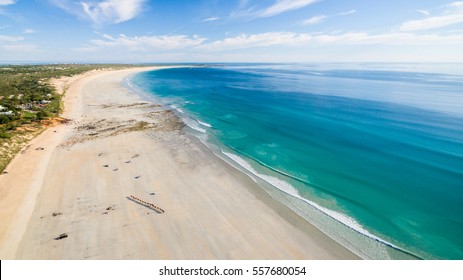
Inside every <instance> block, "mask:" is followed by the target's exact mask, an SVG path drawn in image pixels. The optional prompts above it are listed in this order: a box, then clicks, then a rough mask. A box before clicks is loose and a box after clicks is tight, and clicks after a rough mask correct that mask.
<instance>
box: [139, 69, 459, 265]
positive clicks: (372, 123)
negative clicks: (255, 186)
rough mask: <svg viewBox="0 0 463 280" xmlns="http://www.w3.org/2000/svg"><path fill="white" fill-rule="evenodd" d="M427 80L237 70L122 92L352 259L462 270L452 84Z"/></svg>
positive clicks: (378, 72)
mask: <svg viewBox="0 0 463 280" xmlns="http://www.w3.org/2000/svg"><path fill="white" fill-rule="evenodd" d="M453 68H455V65H453ZM457 68H458V67H457ZM433 69H434V68H433V66H432V65H423V66H420V65H411V66H404V67H400V68H399V67H397V65H394V66H390V65H389V66H388V65H360V66H359V65H328V66H327V65H315V64H314V65H267V64H263V65H262V64H257V65H238V64H237V65H223V66H216V67H203V68H195V67H193V68H173V69H165V70H158V71H152V72H146V73H141V74H138V75H137V76H135V77H133V78H131V83H133V84H134V85H135V86H136V87H137V88H139V89H142V90H143V91H144V92H146V93H149V94H152V95H153V97H154V98H155V99H156V101H157V102H160V103H162V104H164V105H165V106H166V107H172V108H174V109H176V110H177V113H178V114H179V116H181V117H182V118H183V119H184V121H185V122H186V123H187V125H188V126H189V127H191V128H192V129H191V131H192V133H194V134H195V135H196V136H198V137H200V138H201V139H203V140H204V141H205V142H206V143H207V144H208V145H209V146H210V147H213V148H215V149H216V150H217V151H219V153H220V154H221V155H222V156H223V157H224V158H227V159H228V160H229V161H230V162H231V163H233V164H235V165H237V166H240V167H241V168H242V169H243V171H246V172H247V173H248V174H250V175H251V176H254V177H255V178H257V179H259V180H260V181H261V182H262V183H264V184H268V185H272V186H273V188H275V189H279V190H282V191H283V192H282V193H283V195H285V193H286V194H289V196H290V197H293V198H294V197H296V198H297V199H293V200H291V199H289V200H288V199H286V200H285V203H290V204H291V203H294V205H296V204H297V206H294V208H297V209H299V210H300V211H302V212H304V211H305V210H304V209H303V208H304V207H307V208H313V209H315V210H316V212H318V213H319V214H317V215H320V218H316V217H314V216H313V215H312V216H311V217H309V220H311V222H314V220H315V225H316V226H318V227H319V228H321V229H322V230H323V231H325V232H327V234H329V235H330V232H338V233H337V234H338V235H339V231H342V230H344V231H345V233H341V237H340V238H337V239H336V238H335V239H336V240H338V241H339V242H341V243H344V244H345V245H346V244H348V245H349V244H350V245H349V246H350V247H352V246H353V247H355V248H356V249H355V250H357V252H358V250H360V251H361V252H360V254H361V255H363V256H366V257H372V258H404V257H405V256H404V255H401V254H400V252H401V251H403V252H407V254H410V255H414V256H416V257H420V258H440V259H463V238H462V236H463V76H462V75H461V73H458V72H455V71H453V70H452V69H451V67H449V69H451V71H443V70H442V69H444V70H445V67H444V66H442V65H440V67H439V72H433V71H432V70H433ZM267 188H268V186H267ZM274 196H275V197H276V199H278V192H276V195H274ZM282 199H283V196H282ZM283 200H284V199H283ZM304 205H306V206H304ZM320 213H322V214H323V215H321V214H320ZM317 219H318V220H317ZM325 220H326V221H325ZM330 220H332V221H330ZM338 224H342V227H343V229H342V230H333V228H332V229H330V227H338V226H339V225H338ZM348 231H353V232H355V233H356V234H357V233H359V234H357V235H355V234H354V235H352V236H351V235H350V233H349V234H348V233H347V232H348ZM358 236H360V237H358ZM343 239H346V240H343ZM366 239H369V241H365V240H366ZM367 242H375V243H378V244H379V245H378V247H375V246H371V245H367ZM352 244H353V245H352ZM362 244H363V245H362ZM368 244H369V243H368ZM384 244H386V245H384ZM383 245H384V246H383ZM349 246H348V247H349ZM384 248H386V249H384ZM393 248H396V249H398V250H395V249H393ZM355 250H354V251H355ZM372 250H373V251H374V250H383V251H384V250H386V252H381V253H378V254H377V253H376V252H373V253H372V252H371V251H372ZM394 251H398V252H399V254H398V255H397V254H395V253H394ZM391 252H392V253H391ZM407 254H406V255H407Z"/></svg>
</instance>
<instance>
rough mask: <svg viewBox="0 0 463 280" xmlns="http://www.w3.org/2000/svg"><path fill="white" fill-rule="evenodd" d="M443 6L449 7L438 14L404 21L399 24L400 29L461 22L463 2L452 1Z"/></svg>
mask: <svg viewBox="0 0 463 280" xmlns="http://www.w3.org/2000/svg"><path fill="white" fill-rule="evenodd" d="M444 7H449V8H450V9H447V10H446V11H445V12H444V13H443V14H442V15H440V16H434V17H426V18H424V19H419V20H410V21H406V22H404V23H403V24H402V25H401V26H400V30H402V31H416V30H429V29H437V28H442V27H446V26H449V25H454V24H457V23H462V22H463V2H453V3H450V4H448V5H445V6H444Z"/></svg>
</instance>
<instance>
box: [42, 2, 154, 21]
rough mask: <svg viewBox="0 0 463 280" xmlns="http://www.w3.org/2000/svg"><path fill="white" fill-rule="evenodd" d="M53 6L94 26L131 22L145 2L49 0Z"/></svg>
mask: <svg viewBox="0 0 463 280" xmlns="http://www.w3.org/2000/svg"><path fill="white" fill-rule="evenodd" d="M50 1H51V2H52V3H53V4H54V5H55V6H57V7H59V8H61V9H63V10H65V11H67V12H68V13H71V14H73V15H76V16H78V17H79V18H81V19H86V20H91V21H92V22H93V23H95V24H105V23H109V24H114V23H121V22H125V21H128V20H131V19H133V18H135V17H137V16H138V15H139V14H140V13H141V12H142V10H143V6H144V4H145V2H147V0H104V1H80V2H79V1H71V0H50Z"/></svg>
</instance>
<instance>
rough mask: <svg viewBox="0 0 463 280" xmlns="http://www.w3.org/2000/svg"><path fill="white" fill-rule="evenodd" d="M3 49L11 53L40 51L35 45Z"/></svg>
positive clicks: (18, 45)
mask: <svg viewBox="0 0 463 280" xmlns="http://www.w3.org/2000/svg"><path fill="white" fill-rule="evenodd" d="M1 48H2V49H4V50H5V51H9V52H17V53H21V52H35V51H37V50H38V47H37V45H34V44H13V45H4V46H1Z"/></svg>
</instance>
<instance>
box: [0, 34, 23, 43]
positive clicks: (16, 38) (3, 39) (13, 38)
mask: <svg viewBox="0 0 463 280" xmlns="http://www.w3.org/2000/svg"><path fill="white" fill-rule="evenodd" d="M23 40H24V37H22V36H6V35H0V42H2V43H5V42H19V41H23Z"/></svg>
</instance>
